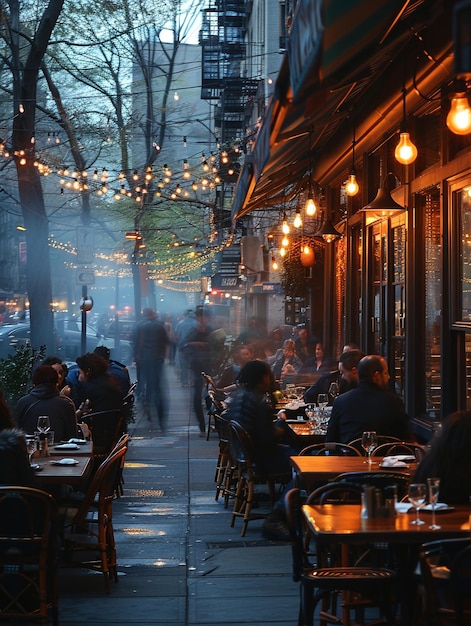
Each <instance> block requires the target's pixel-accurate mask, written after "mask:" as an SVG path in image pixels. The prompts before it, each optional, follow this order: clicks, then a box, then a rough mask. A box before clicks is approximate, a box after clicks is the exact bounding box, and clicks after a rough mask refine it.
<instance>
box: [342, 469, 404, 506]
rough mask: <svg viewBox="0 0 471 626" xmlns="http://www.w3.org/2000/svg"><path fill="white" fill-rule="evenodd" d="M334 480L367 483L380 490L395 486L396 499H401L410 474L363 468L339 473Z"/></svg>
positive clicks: (357, 483) (383, 490)
mask: <svg viewBox="0 0 471 626" xmlns="http://www.w3.org/2000/svg"><path fill="white" fill-rule="evenodd" d="M335 481H340V482H343V483H354V484H356V485H368V486H372V487H376V488H377V489H381V491H382V492H385V490H386V489H387V488H388V487H392V486H394V485H395V486H396V488H397V499H398V500H402V498H403V497H404V496H406V495H407V488H408V486H409V483H410V475H409V474H402V473H400V472H393V471H389V472H382V471H374V470H365V471H364V472H344V473H342V474H339V475H338V476H337V477H336V478H335Z"/></svg>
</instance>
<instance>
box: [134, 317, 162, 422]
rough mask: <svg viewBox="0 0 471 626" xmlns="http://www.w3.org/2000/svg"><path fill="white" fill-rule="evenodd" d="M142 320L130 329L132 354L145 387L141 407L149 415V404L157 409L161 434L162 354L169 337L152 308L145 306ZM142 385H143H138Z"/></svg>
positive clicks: (149, 417) (148, 417)
mask: <svg viewBox="0 0 471 626" xmlns="http://www.w3.org/2000/svg"><path fill="white" fill-rule="evenodd" d="M142 317H143V319H142V321H140V322H138V323H137V324H136V326H135V327H134V330H133V336H132V340H133V346H134V358H135V359H136V367H137V368H138V372H139V374H138V376H139V377H140V378H139V384H141V383H142V384H143V388H144V389H145V400H144V411H145V413H146V415H147V419H149V420H150V419H151V404H152V401H153V404H154V406H155V408H156V411H157V418H158V420H159V424H160V429H161V431H162V434H165V433H166V432H167V419H168V394H167V385H166V382H165V365H164V364H165V356H166V354H167V349H168V346H169V343H170V341H169V338H168V335H167V331H166V330H165V326H164V325H163V324H162V322H160V321H159V320H158V319H157V316H156V313H155V311H154V310H152V309H144V311H143V312H142ZM141 389H142V387H141Z"/></svg>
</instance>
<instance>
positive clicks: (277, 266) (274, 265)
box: [271, 256, 279, 272]
mask: <svg viewBox="0 0 471 626" xmlns="http://www.w3.org/2000/svg"><path fill="white" fill-rule="evenodd" d="M271 267H272V269H273V270H275V272H276V270H277V269H279V265H278V263H277V261H276V259H275V257H274V256H272V258H271Z"/></svg>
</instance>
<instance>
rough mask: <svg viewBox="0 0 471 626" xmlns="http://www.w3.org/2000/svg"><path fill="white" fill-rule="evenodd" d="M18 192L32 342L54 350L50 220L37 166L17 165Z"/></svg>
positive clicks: (36, 346) (51, 352) (49, 350)
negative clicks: (24, 243)
mask: <svg viewBox="0 0 471 626" xmlns="http://www.w3.org/2000/svg"><path fill="white" fill-rule="evenodd" d="M17 172H18V193H19V196H20V202H21V207H22V210H23V219H24V224H25V227H26V287H27V291H28V297H29V303H30V319H31V321H30V323H31V345H32V346H33V347H34V348H39V346H41V345H46V347H47V352H48V353H49V354H54V353H55V348H56V346H55V344H54V341H53V317H52V308H51V302H52V289H51V266H50V261H49V242H48V236H49V232H48V230H49V229H48V220H47V216H46V208H45V206H44V198H43V193H42V189H41V181H40V176H39V173H38V171H37V169H36V168H35V167H34V165H17Z"/></svg>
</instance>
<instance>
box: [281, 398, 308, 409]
mask: <svg viewBox="0 0 471 626" xmlns="http://www.w3.org/2000/svg"><path fill="white" fill-rule="evenodd" d="M305 406H306V405H305V404H304V402H298V401H297V400H293V401H292V402H288V404H285V406H284V408H285V409H288V411H297V410H298V409H300V408H304V407H305Z"/></svg>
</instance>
